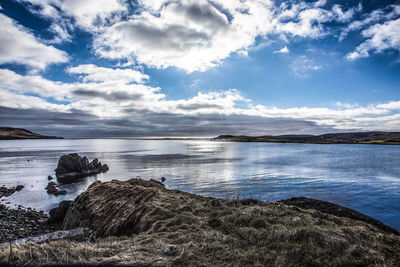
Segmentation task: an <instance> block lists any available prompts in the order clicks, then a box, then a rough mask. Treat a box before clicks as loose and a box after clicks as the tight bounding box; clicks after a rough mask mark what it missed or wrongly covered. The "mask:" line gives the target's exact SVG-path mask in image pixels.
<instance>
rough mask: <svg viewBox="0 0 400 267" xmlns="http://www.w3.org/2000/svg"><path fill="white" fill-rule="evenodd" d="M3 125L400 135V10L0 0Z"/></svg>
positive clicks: (114, 132) (80, 130)
mask: <svg viewBox="0 0 400 267" xmlns="http://www.w3.org/2000/svg"><path fill="white" fill-rule="evenodd" d="M0 5H1V9H0V22H1V23H0V96H1V97H0V124H1V125H4V126H12V127H25V128H29V129H31V130H36V131H39V132H42V133H47V134H58V135H63V136H66V137H111V136H124V137H127V136H166V135H168V136H188V135H189V136H213V135H217V134H227V133H229V134H254V135H262V134H293V133H301V134H306V133H307V134H319V133H326V132H344V131H371V130H384V131H400V113H399V111H400V53H399V51H400V3H399V2H398V1H333V0H319V1H272V0H247V1H239V0H232V1H223V0H208V1H207V0H201V1H194V0H182V1H171V0H146V1H145V0H138V1H127V0H88V1H78V0H1V2H0Z"/></svg>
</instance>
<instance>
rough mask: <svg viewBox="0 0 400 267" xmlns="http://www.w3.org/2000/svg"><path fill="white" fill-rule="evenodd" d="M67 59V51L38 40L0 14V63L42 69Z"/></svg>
mask: <svg viewBox="0 0 400 267" xmlns="http://www.w3.org/2000/svg"><path fill="white" fill-rule="evenodd" d="M66 61H68V56H67V53H65V52H64V51H61V50H59V49H56V48H54V47H53V46H49V45H45V44H43V43H41V42H40V40H38V39H37V38H35V36H34V35H33V34H32V33H31V32H30V31H29V30H28V29H26V28H24V27H22V26H20V25H18V24H17V23H16V22H15V21H13V20H12V19H10V18H9V17H7V16H5V15H3V14H0V64H4V63H16V64H22V65H27V66H30V67H32V68H37V69H44V68H46V66H47V65H49V64H52V63H61V62H66Z"/></svg>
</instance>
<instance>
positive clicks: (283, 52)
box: [274, 45, 289, 54]
mask: <svg viewBox="0 0 400 267" xmlns="http://www.w3.org/2000/svg"><path fill="white" fill-rule="evenodd" d="M288 53H289V48H287V46H286V45H285V47H283V48H282V49H279V50H276V51H274V54H288Z"/></svg>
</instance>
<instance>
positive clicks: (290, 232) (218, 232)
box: [0, 179, 400, 266]
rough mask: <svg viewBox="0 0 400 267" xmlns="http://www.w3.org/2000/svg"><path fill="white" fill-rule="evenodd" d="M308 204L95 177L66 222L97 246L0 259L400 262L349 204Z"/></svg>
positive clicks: (65, 244) (57, 246) (398, 249)
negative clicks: (212, 194)
mask: <svg viewBox="0 0 400 267" xmlns="http://www.w3.org/2000/svg"><path fill="white" fill-rule="evenodd" d="M316 203H317V202H316ZM325 203H326V202H325ZM302 205H303V208H299V207H297V206H296V202H293V201H292V202H288V203H284V202H271V203H264V202H260V201H257V200H251V199H244V200H240V201H234V200H231V201H229V200H221V199H215V198H206V197H202V196H198V195H193V194H188V193H184V192H181V191H174V190H168V189H165V188H164V186H163V185H161V184H160V183H158V182H155V181H145V180H141V179H132V180H130V181H126V182H121V181H115V180H114V181H111V182H105V183H100V182H97V183H95V184H93V185H91V186H90V187H89V188H88V190H87V191H85V192H84V193H82V194H81V195H79V196H78V197H77V198H76V199H75V201H74V203H73V204H72V206H71V207H70V208H69V209H68V211H67V214H66V216H65V218H64V220H63V225H62V227H63V228H64V229H70V228H75V227H80V226H83V227H88V228H90V229H92V230H93V231H94V232H95V233H96V235H97V236H98V239H97V241H96V242H76V241H69V240H63V241H53V242H49V243H45V244H26V245H22V246H17V247H14V248H13V249H12V253H11V254H10V250H9V248H7V249H5V250H3V251H2V252H1V253H0V259H1V260H2V262H3V263H4V262H8V261H10V262H12V263H16V264H27V263H28V264H34V265H36V264H72V263H79V264H82V263H85V264H89V263H90V264H97V263H112V264H149V265H162V266H164V265H166V266H171V265H196V266H327V265H330V266H349V265H352V266H353V265H362V266H365V265H385V266H395V265H396V264H398V263H399V262H400V236H399V235H398V233H396V231H394V232H391V231H390V230H388V229H385V228H384V227H383V228H382V227H379V224H378V225H374V224H373V223H371V222H369V221H368V220H364V219H363V218H365V217H366V216H365V217H363V215H362V216H361V215H360V216H361V217H353V218H349V217H351V216H353V215H354V214H353V213H352V211H351V210H348V209H345V208H343V207H339V206H335V207H333V208H330V207H329V206H328V208H326V207H325V208H324V205H325V204H324V205H322V207H323V208H324V209H321V208H320V207H321V203H319V204H318V205H316V206H315V208H316V209H313V207H312V206H313V200H307V202H305V204H304V203H303V204H302ZM305 205H308V206H305ZM310 205H311V206H310ZM326 205H327V204H326ZM337 207H339V208H337ZM318 209H320V210H318ZM342 209H343V210H344V211H345V212H344V213H340V212H342ZM321 210H324V211H325V212H322V211H321ZM338 212H339V213H338ZM334 214H336V215H334ZM347 214H353V215H351V216H350V215H347ZM360 218H361V219H360ZM367 218H369V217H367Z"/></svg>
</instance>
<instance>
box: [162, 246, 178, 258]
mask: <svg viewBox="0 0 400 267" xmlns="http://www.w3.org/2000/svg"><path fill="white" fill-rule="evenodd" d="M164 254H165V255H168V256H173V255H175V254H176V247H174V246H169V247H167V248H166V249H165V250H164Z"/></svg>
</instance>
